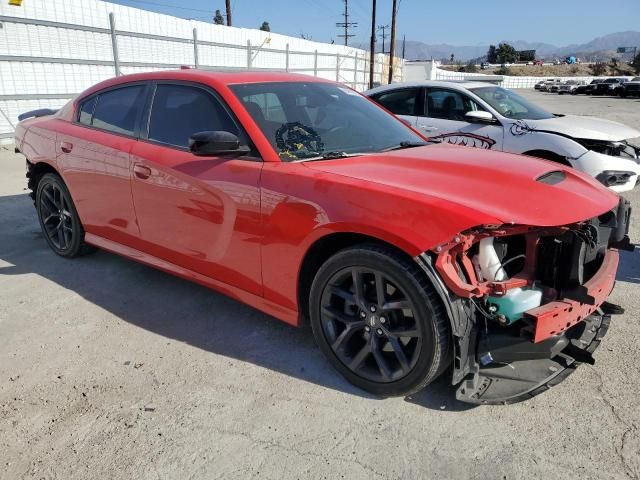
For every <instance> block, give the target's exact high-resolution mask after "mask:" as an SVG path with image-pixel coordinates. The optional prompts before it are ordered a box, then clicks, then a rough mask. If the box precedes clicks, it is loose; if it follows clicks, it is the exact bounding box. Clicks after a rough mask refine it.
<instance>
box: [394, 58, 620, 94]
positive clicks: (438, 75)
mask: <svg viewBox="0 0 640 480" xmlns="http://www.w3.org/2000/svg"><path fill="white" fill-rule="evenodd" d="M439 65H440V63H439V62H437V61H433V60H426V61H417V62H407V63H405V64H404V77H405V79H406V80H407V81H421V80H472V81H484V82H491V83H494V84H496V85H500V86H501V87H505V88H533V86H534V85H535V84H536V83H538V82H539V81H541V80H545V79H547V78H560V79H561V80H563V81H564V80H584V81H586V82H590V81H591V80H593V79H595V78H606V77H594V76H583V77H556V76H554V75H549V76H548V77H539V76H538V77H518V76H509V75H486V74H483V73H466V72H452V71H451V70H445V69H442V68H438V66H439ZM622 77H624V75H623V76H622ZM626 78H631V77H626Z"/></svg>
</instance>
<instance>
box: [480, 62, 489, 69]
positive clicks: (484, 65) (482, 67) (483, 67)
mask: <svg viewBox="0 0 640 480" xmlns="http://www.w3.org/2000/svg"><path fill="white" fill-rule="evenodd" d="M490 67H491V65H489V64H488V63H487V62H482V63H481V64H480V68H481V69H482V70H488V69H489V68H490Z"/></svg>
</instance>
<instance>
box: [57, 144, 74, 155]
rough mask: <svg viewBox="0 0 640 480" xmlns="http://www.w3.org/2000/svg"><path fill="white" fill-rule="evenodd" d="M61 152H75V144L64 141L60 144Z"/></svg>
mask: <svg viewBox="0 0 640 480" xmlns="http://www.w3.org/2000/svg"><path fill="white" fill-rule="evenodd" d="M60 150H62V151H63V152H64V153H71V150H73V143H71V142H64V141H63V142H60Z"/></svg>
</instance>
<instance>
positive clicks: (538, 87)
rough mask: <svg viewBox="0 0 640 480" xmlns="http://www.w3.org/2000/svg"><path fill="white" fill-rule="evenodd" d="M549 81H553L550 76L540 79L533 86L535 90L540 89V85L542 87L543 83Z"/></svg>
mask: <svg viewBox="0 0 640 480" xmlns="http://www.w3.org/2000/svg"><path fill="white" fill-rule="evenodd" d="M549 81H551V79H550V78H548V79H546V80H540V81H539V82H538V83H536V84H535V85H534V86H533V88H534V89H535V90H540V87H542V85H543V84H544V83H545V82H549Z"/></svg>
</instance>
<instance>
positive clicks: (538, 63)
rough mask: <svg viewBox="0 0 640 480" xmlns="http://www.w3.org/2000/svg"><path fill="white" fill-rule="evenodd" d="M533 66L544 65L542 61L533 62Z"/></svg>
mask: <svg viewBox="0 0 640 480" xmlns="http://www.w3.org/2000/svg"><path fill="white" fill-rule="evenodd" d="M533 64H534V65H544V60H534V61H533Z"/></svg>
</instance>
